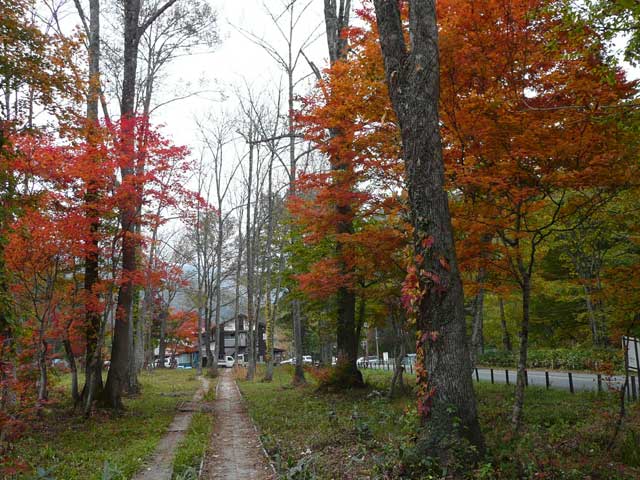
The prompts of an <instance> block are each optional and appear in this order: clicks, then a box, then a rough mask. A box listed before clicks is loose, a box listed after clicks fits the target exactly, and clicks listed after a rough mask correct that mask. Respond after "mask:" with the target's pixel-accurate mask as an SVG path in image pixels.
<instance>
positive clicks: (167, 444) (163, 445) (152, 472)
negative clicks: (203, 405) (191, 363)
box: [133, 377, 209, 480]
mask: <svg viewBox="0 0 640 480" xmlns="http://www.w3.org/2000/svg"><path fill="white" fill-rule="evenodd" d="M198 378H199V380H200V382H202V386H201V387H200V388H199V389H198V391H197V392H196V393H195V395H194V396H193V403H199V402H201V401H202V399H203V398H204V396H205V394H206V393H207V392H208V391H209V380H207V379H206V378H205V377H198ZM193 411H194V409H193V408H186V409H184V410H183V409H180V411H179V412H178V413H177V414H176V416H175V417H174V418H173V422H171V425H169V429H168V430H167V433H166V434H165V435H164V437H162V439H160V442H159V443H158V446H157V447H156V450H155V452H154V454H153V456H152V457H151V458H150V459H149V461H148V462H145V463H146V466H145V467H144V468H143V469H142V470H141V471H140V472H138V473H137V474H136V475H135V476H134V477H133V480H171V475H172V474H173V459H174V458H175V455H176V449H177V446H178V444H179V443H180V441H181V440H182V439H183V438H184V436H185V433H186V431H187V430H188V429H189V425H190V424H191V417H192V416H193Z"/></svg>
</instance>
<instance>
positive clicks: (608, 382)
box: [361, 363, 640, 392]
mask: <svg viewBox="0 0 640 480" xmlns="http://www.w3.org/2000/svg"><path fill="white" fill-rule="evenodd" d="M361 368H362V367H361ZM368 368H372V369H376V370H388V369H390V368H392V367H390V366H387V364H382V363H381V364H378V365H369V367H368ZM412 370H413V368H412V369H411V371H410V370H409V369H407V370H406V371H407V373H413V372H412ZM506 370H507V369H505V368H500V367H496V368H494V369H493V381H494V382H495V383H503V384H504V383H509V384H511V385H514V384H515V383H516V375H517V372H516V370H515V369H509V370H508V375H507V373H506ZM471 375H472V377H473V379H474V380H476V378H477V379H479V380H480V381H481V382H490V381H491V369H490V368H478V374H477V377H476V372H475V371H473V372H472V374H471ZM527 375H528V381H529V385H530V386H536V387H543V388H544V387H546V377H545V372H544V371H540V370H528V371H527ZM548 375H549V388H554V389H558V390H571V383H573V389H574V391H576V392H578V391H593V392H595V391H598V376H597V375H596V374H592V373H571V380H570V379H569V372H559V371H550V372H548ZM632 375H634V374H632ZM634 376H635V377H636V378H635V382H636V388H637V390H638V391H640V384H639V383H638V378H637V375H634ZM507 377H508V381H507ZM622 385H624V377H623V376H605V375H602V376H601V388H602V390H603V391H607V390H617V389H620V388H621V387H622ZM629 388H630V387H629Z"/></svg>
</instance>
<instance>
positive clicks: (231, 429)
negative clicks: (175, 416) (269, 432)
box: [200, 369, 275, 480]
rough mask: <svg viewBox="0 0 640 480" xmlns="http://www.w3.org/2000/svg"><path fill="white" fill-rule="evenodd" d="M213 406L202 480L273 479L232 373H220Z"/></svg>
mask: <svg viewBox="0 0 640 480" xmlns="http://www.w3.org/2000/svg"><path fill="white" fill-rule="evenodd" d="M220 372H221V374H220V377H219V380H218V388H217V394H216V401H215V405H214V415H215V423H214V428H213V435H212V436H211V442H210V444H209V448H208V450H207V453H206V456H205V462H204V468H203V471H202V474H201V477H200V478H202V479H203V480H209V479H210V480H214V479H215V480H236V479H243V478H247V479H249V478H250V479H251V480H268V479H273V478H274V477H275V475H274V471H273V468H272V467H271V465H270V464H269V461H268V459H267V457H266V455H265V452H264V449H263V448H262V444H261V443H260V437H259V436H258V432H257V431H256V429H255V427H254V425H253V423H252V422H251V419H250V418H249V415H248V413H247V408H246V405H245V403H244V401H243V400H242V396H241V395H240V392H239V391H238V387H237V385H236V382H235V378H234V375H233V371H232V370H229V369H221V370H220Z"/></svg>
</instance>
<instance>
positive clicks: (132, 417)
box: [14, 369, 200, 480]
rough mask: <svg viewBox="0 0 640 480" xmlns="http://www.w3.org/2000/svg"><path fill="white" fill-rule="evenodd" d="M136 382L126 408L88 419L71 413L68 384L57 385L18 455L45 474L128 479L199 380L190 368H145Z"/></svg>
mask: <svg viewBox="0 0 640 480" xmlns="http://www.w3.org/2000/svg"><path fill="white" fill-rule="evenodd" d="M140 383H141V387H142V394H141V395H138V396H136V397H132V398H125V399H124V404H125V407H126V411H125V412H124V413H122V414H114V413H112V412H108V411H102V410H101V411H98V412H97V413H96V414H95V415H94V416H92V417H91V418H90V419H87V420H85V419H84V418H82V417H81V416H79V415H78V414H74V413H73V412H72V409H71V402H70V400H69V398H68V393H66V392H68V389H67V388H65V389H64V391H62V389H59V391H58V392H57V399H56V400H58V401H57V403H54V404H53V406H52V407H51V408H49V409H47V410H46V411H45V412H44V417H43V418H42V422H41V423H39V424H38V425H35V424H34V425H33V426H32V427H31V431H29V432H25V435H24V437H23V438H22V439H21V440H20V441H19V442H18V444H17V445H16V448H15V450H14V451H15V452H16V456H17V457H18V458H19V459H20V460H23V461H24V462H25V463H26V464H27V465H29V466H30V467H31V468H32V469H33V471H36V469H42V470H41V471H42V472H46V473H47V475H48V476H47V477H45V478H51V479H58V480H62V479H64V480H76V479H77V480H96V479H103V478H105V477H107V478H109V479H111V480H119V479H128V478H130V477H131V476H132V475H133V474H134V473H135V472H136V471H137V470H138V469H139V468H140V467H141V465H142V462H143V460H144V459H145V457H147V456H148V455H150V454H151V453H152V452H153V450H154V449H155V446H156V444H157V443H158V441H159V440H160V438H161V437H162V435H163V434H164V433H165V431H166V429H167V427H168V426H169V424H170V423H171V420H172V419H173V417H174V415H175V409H176V404H177V403H178V402H180V401H184V400H189V399H190V398H191V397H192V396H193V394H194V392H195V391H196V390H197V388H198V387H199V385H200V383H199V382H198V380H197V379H196V377H195V373H194V372H192V371H188V370H173V369H166V370H156V371H154V372H152V373H147V372H144V373H142V374H141V375H140ZM61 384H62V385H63V386H64V385H65V384H66V379H65V380H64V381H63V382H61ZM105 471H106V472H107V473H104V472H105ZM18 478H32V477H29V476H23V477H18ZM36 478H37V477H36Z"/></svg>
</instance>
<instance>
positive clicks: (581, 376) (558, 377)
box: [472, 368, 624, 392]
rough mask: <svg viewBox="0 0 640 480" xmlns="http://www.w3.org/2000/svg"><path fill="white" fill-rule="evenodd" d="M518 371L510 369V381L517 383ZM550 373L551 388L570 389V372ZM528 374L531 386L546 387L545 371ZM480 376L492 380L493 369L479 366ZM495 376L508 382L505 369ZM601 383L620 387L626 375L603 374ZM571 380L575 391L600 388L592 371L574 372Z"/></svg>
mask: <svg viewBox="0 0 640 480" xmlns="http://www.w3.org/2000/svg"><path fill="white" fill-rule="evenodd" d="M516 373H517V372H516V371H515V370H509V383H511V384H515V382H516ZM472 375H473V378H474V379H475V378H476V374H475V372H473V374H472ZM548 375H549V388H555V389H558V390H570V389H571V381H570V380H569V372H548ZM527 376H528V379H529V385H530V386H536V387H545V386H546V377H545V372H544V371H539V370H528V371H527ZM478 378H479V379H480V381H488V382H490V381H491V369H490V368H478ZM493 378H494V381H495V382H496V383H507V374H506V373H505V369H504V368H502V369H500V368H496V369H494V370H493ZM601 379H602V380H601V385H602V389H603V390H605V391H606V390H607V389H619V388H621V387H622V385H623V384H624V377H620V376H614V377H608V376H602V377H601ZM571 380H572V381H573V388H574V390H575V391H594V392H595V391H597V390H598V376H597V375H595V374H591V373H572V374H571Z"/></svg>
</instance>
